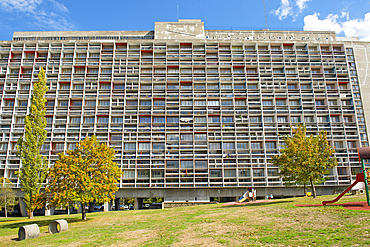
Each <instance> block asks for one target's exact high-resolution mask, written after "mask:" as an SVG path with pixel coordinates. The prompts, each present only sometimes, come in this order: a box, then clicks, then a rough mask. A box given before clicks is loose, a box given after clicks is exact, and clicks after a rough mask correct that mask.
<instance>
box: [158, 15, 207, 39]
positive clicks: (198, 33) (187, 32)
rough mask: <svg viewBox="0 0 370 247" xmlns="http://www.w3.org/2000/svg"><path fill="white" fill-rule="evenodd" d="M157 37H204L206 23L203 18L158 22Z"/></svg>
mask: <svg viewBox="0 0 370 247" xmlns="http://www.w3.org/2000/svg"><path fill="white" fill-rule="evenodd" d="M154 38H155V39H165V40H168V39H171V40H184V39H185V40H186V39H192V40H194V39H195V40H196V39H204V38H205V36H204V23H203V22H202V21H201V20H179V21H178V22H156V23H155V30H154Z"/></svg>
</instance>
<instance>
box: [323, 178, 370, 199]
mask: <svg viewBox="0 0 370 247" xmlns="http://www.w3.org/2000/svg"><path fill="white" fill-rule="evenodd" d="M359 182H365V179H364V174H363V173H357V174H356V181H355V182H354V183H353V184H351V186H349V187H348V188H347V189H346V190H345V191H343V192H342V194H340V195H339V196H337V198H335V199H334V200H331V201H323V202H322V204H323V205H326V204H328V203H334V202H337V201H338V200H339V199H340V198H341V197H342V196H344V195H345V194H346V193H347V192H348V191H350V189H352V188H353V186H355V185H356V184H357V183H359Z"/></svg>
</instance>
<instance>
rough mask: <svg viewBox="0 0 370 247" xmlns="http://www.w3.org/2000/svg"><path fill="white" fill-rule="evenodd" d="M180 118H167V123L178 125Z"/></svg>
mask: <svg viewBox="0 0 370 247" xmlns="http://www.w3.org/2000/svg"><path fill="white" fill-rule="evenodd" d="M178 122H179V118H178V117H167V123H178Z"/></svg>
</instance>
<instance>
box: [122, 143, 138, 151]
mask: <svg viewBox="0 0 370 247" xmlns="http://www.w3.org/2000/svg"><path fill="white" fill-rule="evenodd" d="M125 150H136V143H131V142H129V143H125Z"/></svg>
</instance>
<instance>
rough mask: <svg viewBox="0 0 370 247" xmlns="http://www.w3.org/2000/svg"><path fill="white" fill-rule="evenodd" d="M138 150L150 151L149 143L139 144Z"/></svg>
mask: <svg viewBox="0 0 370 247" xmlns="http://www.w3.org/2000/svg"><path fill="white" fill-rule="evenodd" d="M139 150H150V142H140V143H139Z"/></svg>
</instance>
